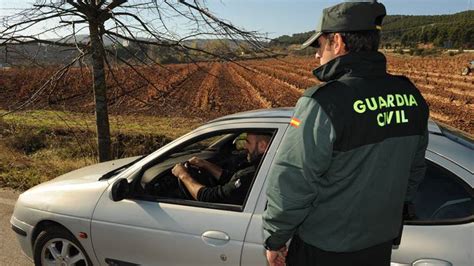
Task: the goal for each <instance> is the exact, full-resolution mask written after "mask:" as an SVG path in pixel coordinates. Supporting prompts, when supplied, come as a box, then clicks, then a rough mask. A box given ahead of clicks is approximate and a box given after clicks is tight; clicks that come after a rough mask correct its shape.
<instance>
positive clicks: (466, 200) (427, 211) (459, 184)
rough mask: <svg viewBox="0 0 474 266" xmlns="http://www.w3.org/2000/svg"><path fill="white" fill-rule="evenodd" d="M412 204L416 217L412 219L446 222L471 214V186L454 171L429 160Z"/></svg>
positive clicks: (473, 211) (473, 204) (472, 213)
mask: <svg viewBox="0 0 474 266" xmlns="http://www.w3.org/2000/svg"><path fill="white" fill-rule="evenodd" d="M413 203H414V205H415V213H416V216H415V217H414V218H413V219H412V221H424V222H443V221H444V222H446V221H450V220H458V219H463V218H468V217H470V216H472V215H474V198H473V195H472V189H471V188H470V187H469V186H468V185H467V184H465V183H464V182H463V181H462V180H461V179H460V178H459V177H458V176H456V175H455V174H453V173H451V172H450V171H448V170H446V169H445V168H443V167H441V166H439V165H437V164H435V163H432V162H429V161H427V171H426V174H425V178H424V180H423V181H422V183H421V184H420V185H419V187H418V190H417V193H416V195H415V198H414V202H413Z"/></svg>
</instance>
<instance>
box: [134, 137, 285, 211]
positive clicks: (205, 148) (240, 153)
mask: <svg viewBox="0 0 474 266" xmlns="http://www.w3.org/2000/svg"><path fill="white" fill-rule="evenodd" d="M256 130H257V129H255V130H253V131H256ZM247 132H252V130H250V129H246V130H243V129H234V130H222V131H217V132H212V133H207V134H205V135H201V136H198V137H196V138H194V139H191V140H189V141H186V143H182V144H180V145H177V146H176V147H175V148H174V149H171V150H170V151H169V152H167V154H164V155H162V156H160V157H158V158H156V159H155V160H154V161H153V162H152V163H149V164H148V165H146V166H145V167H144V168H143V169H142V170H141V171H140V173H139V174H138V176H137V178H135V179H134V182H133V184H132V188H133V193H132V194H133V195H134V197H135V198H140V199H144V200H150V201H158V202H168V203H177V204H185V205H196V206H202V207H210V208H224V209H226V208H227V207H228V206H227V205H229V204H224V203H218V202H199V201H196V200H194V199H189V196H188V197H186V195H185V193H184V192H183V188H182V187H180V184H179V182H178V179H177V177H175V176H174V175H173V174H172V172H171V169H172V168H173V167H174V166H175V165H176V164H178V163H185V162H186V161H188V160H189V159H191V158H192V157H199V158H201V159H205V160H207V161H209V162H211V163H213V164H215V165H218V166H220V167H221V168H222V169H225V170H226V172H228V173H231V174H232V173H236V172H237V171H239V168H242V167H244V166H245V164H246V163H247V150H246V149H245V148H244V144H243V143H244V142H245V138H246V133H247ZM257 132H259V133H265V134H267V135H269V136H272V135H273V134H275V133H276V129H258V131H257ZM270 146H271V142H270V144H269V147H270ZM267 150H268V148H267ZM264 158H265V154H264V155H263V156H262V159H261V160H260V161H259V162H257V164H258V165H259V164H260V163H261V162H262V161H263V160H264ZM258 165H257V170H256V172H255V173H254V174H253V175H252V174H250V175H252V177H251V178H252V180H249V181H250V182H251V183H252V184H253V181H254V179H255V177H256V175H257V174H258ZM188 172H189V173H190V174H191V176H193V178H194V179H195V180H196V181H198V182H199V183H200V184H202V185H204V186H206V187H215V186H223V185H225V182H226V181H227V180H224V179H220V177H213V176H212V175H211V174H210V173H209V172H207V171H205V169H188ZM226 178H228V179H229V178H230V176H228V177H226ZM251 187H252V186H250V188H249V189H248V190H247V191H245V193H246V195H247V196H248V194H249V192H250V190H251ZM244 203H245V200H244V202H242V204H239V205H237V207H238V208H237V209H239V210H241V209H242V208H243V206H244ZM233 205H235V204H233ZM226 206H227V207H226ZM234 207H235V206H234ZM230 209H236V208H230Z"/></svg>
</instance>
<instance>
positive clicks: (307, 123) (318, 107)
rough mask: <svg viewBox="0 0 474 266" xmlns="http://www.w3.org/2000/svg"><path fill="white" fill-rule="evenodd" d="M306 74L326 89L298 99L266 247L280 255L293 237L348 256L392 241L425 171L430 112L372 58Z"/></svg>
mask: <svg viewBox="0 0 474 266" xmlns="http://www.w3.org/2000/svg"><path fill="white" fill-rule="evenodd" d="M313 73H314V74H315V76H316V77H318V79H319V80H321V81H324V82H325V83H323V84H322V85H319V86H316V87H313V88H310V89H308V90H307V91H306V92H305V94H304V95H303V97H301V98H300V99H299V100H298V103H297V104H296V108H295V113H294V117H293V119H292V122H291V123H290V127H289V128H288V130H287V132H286V133H285V136H284V139H283V142H282V144H281V145H280V147H279V148H278V151H277V154H276V158H275V159H274V161H273V165H272V166H271V171H270V173H269V177H268V178H269V183H268V188H267V198H268V205H267V209H266V210H265V213H264V215H263V228H264V234H265V244H266V246H267V248H269V249H273V250H275V249H278V248H280V247H282V246H283V245H284V244H285V243H286V242H287V241H288V240H289V239H290V238H291V237H292V236H293V234H295V233H296V234H298V235H299V237H300V238H301V239H302V240H303V241H304V242H305V243H307V244H310V245H313V246H316V247H318V248H320V249H323V250H326V251H334V252H348V251H357V250H360V249H364V248H367V247H370V246H373V245H376V244H380V243H382V242H385V241H389V240H390V239H394V238H395V237H397V235H398V233H399V230H400V225H401V218H402V209H403V203H404V201H411V199H412V198H413V196H414V193H415V192H416V188H417V186H418V184H419V182H420V181H421V180H422V178H423V176H424V172H425V169H426V167H425V162H424V157H425V150H426V147H427V144H428V133H427V123H428V121H427V120H428V106H427V104H426V102H425V100H424V99H423V97H422V96H421V94H420V92H419V91H418V89H417V88H416V87H415V86H414V85H413V84H412V83H411V82H410V81H409V80H408V79H407V78H405V77H402V76H393V75H389V74H387V73H386V59H385V56H384V55H383V54H381V53H378V52H358V53H349V54H347V55H344V56H341V57H338V58H336V59H334V60H331V61H330V62H328V63H327V64H325V65H323V66H321V67H319V68H317V69H315V70H314V72H313Z"/></svg>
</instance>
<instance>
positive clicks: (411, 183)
mask: <svg viewBox="0 0 474 266" xmlns="http://www.w3.org/2000/svg"><path fill="white" fill-rule="evenodd" d="M427 147H428V129H425V131H424V133H423V135H421V137H420V140H419V142H418V147H417V150H416V153H415V157H414V159H413V163H412V165H411V169H410V177H409V179H408V186H407V193H406V196H405V202H411V201H412V200H413V198H414V197H415V194H416V190H417V189H418V185H419V184H420V183H421V181H422V180H423V178H424V177H425V172H426V163H425V152H426V148H427Z"/></svg>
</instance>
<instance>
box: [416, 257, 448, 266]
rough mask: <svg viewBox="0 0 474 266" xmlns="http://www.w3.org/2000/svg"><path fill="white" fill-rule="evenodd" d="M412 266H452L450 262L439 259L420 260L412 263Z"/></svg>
mask: <svg viewBox="0 0 474 266" xmlns="http://www.w3.org/2000/svg"><path fill="white" fill-rule="evenodd" d="M412 265H413V266H453V264H451V262H449V261H445V260H439V259H421V260H417V261H415V262H413V264H412Z"/></svg>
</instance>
